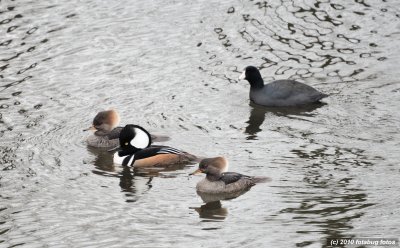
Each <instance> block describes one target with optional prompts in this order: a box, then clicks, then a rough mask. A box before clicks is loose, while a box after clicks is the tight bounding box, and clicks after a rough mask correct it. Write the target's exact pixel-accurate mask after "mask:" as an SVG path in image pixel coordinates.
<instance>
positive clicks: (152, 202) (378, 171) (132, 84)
mask: <svg viewBox="0 0 400 248" xmlns="http://www.w3.org/2000/svg"><path fill="white" fill-rule="evenodd" d="M399 10H400V2H399V1H395V0H382V1H378V0H354V1H350V0H332V1H329V0H322V1H317V0H304V1H285V0H281V1H278V0H277V1H257V0H254V1H250V0H249V1H248V0H241V1H201V0H198V1H173V0H167V1H161V0H156V1H144V0H138V1H128V0H121V1H106V0H96V1H95V0H88V1H77V0H71V1H66V0H49V1H28V0H26V1H25V0H22V1H18V0H16V1H10V0H1V1H0V247H14V246H22V247H217V246H220V247H326V245H325V242H324V240H325V239H326V238H340V237H354V238H356V237H371V238H372V237H378V238H379V237H386V238H389V237H398V234H399V223H400V217H399V215H400V210H399V205H400V193H399V187H400V183H399V180H398V175H399V172H400V168H399V160H400V153H399V148H400V144H399V141H400V135H399V123H400V113H399V105H400V83H399V82H400V81H399V78H400V71H399V64H400V48H399V47H400V44H399V40H400V11H399ZM247 65H255V66H257V67H259V68H262V69H261V73H262V75H263V76H264V79H265V80H266V81H270V80H273V79H285V78H291V79H296V80H299V81H301V82H305V83H307V84H309V85H311V86H314V87H315V88H317V89H319V90H321V91H322V92H325V93H328V94H330V97H329V98H326V100H324V102H325V103H326V104H324V105H322V106H311V107H307V108H302V109H297V110H293V109H269V108H262V107H259V106H255V105H252V104H250V103H249V97H248V91H249V85H248V83H247V82H244V81H238V80H237V78H238V76H239V75H240V72H241V71H242V70H243V68H244V67H245V66H247ZM107 108H115V109H118V111H119V112H120V114H121V116H122V124H127V123H135V124H139V125H143V126H145V127H147V128H148V129H149V130H150V131H152V132H156V133H160V134H164V135H168V136H169V137H170V140H168V141H165V142H163V144H167V145H171V146H174V147H177V148H181V149H183V150H186V151H188V152H191V153H193V154H196V155H199V156H205V157H208V156H209V157H211V156H217V155H223V156H226V157H227V158H228V159H229V161H230V169H231V170H232V171H237V172H241V173H244V174H248V175H263V176H269V177H271V178H272V181H271V182H269V183H266V184H260V185H257V186H255V187H254V188H252V189H251V190H250V191H249V192H247V193H246V194H244V195H242V196H240V197H238V198H235V199H233V200H224V201H220V202H211V203H207V204H206V203H204V202H203V201H202V200H201V198H200V197H199V196H198V195H197V194H196V190H195V185H196V182H197V181H199V180H200V179H201V177H200V176H194V177H191V178H188V177H187V175H188V173H189V172H192V171H193V170H194V166H187V167H178V168H170V169H169V170H164V171H163V170H153V171H136V172H133V171H129V170H127V169H124V168H122V167H120V166H116V165H115V166H114V165H113V163H112V157H111V155H110V154H109V153H107V152H105V151H101V150H98V149H93V148H88V147H87V146H86V144H85V141H84V140H85V137H86V136H87V135H88V133H84V132H82V129H84V128H86V127H88V125H90V124H91V120H92V118H93V117H94V115H95V114H96V113H97V111H100V110H103V109H107Z"/></svg>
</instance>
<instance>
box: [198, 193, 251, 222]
mask: <svg viewBox="0 0 400 248" xmlns="http://www.w3.org/2000/svg"><path fill="white" fill-rule="evenodd" d="M247 191H249V189H246V190H243V191H238V192H234V193H221V194H207V193H203V192H199V191H197V194H198V195H199V196H200V198H201V199H202V200H203V202H204V203H205V204H203V205H201V206H200V207H192V208H191V209H194V210H195V211H196V212H197V213H198V214H199V217H200V218H201V219H208V220H224V219H225V218H226V216H228V209H227V208H224V207H222V204H221V201H222V200H231V199H234V198H236V197H239V196H241V195H243V194H244V193H246V192H247Z"/></svg>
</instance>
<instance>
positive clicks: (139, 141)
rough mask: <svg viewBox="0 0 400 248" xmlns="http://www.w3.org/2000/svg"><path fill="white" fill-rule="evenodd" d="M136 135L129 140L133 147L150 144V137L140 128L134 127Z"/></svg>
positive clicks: (141, 147)
mask: <svg viewBox="0 0 400 248" xmlns="http://www.w3.org/2000/svg"><path fill="white" fill-rule="evenodd" d="M135 132H136V135H135V137H134V138H133V139H132V140H131V142H130V143H131V145H132V146H133V147H136V148H139V149H144V148H146V147H148V146H149V145H150V137H149V134H148V133H146V132H145V131H143V130H142V129H140V128H135Z"/></svg>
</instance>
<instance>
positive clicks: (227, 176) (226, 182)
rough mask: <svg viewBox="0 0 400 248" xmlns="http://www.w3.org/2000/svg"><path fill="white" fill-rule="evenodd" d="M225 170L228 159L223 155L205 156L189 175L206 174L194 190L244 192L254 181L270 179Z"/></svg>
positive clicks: (229, 192)
mask: <svg viewBox="0 0 400 248" xmlns="http://www.w3.org/2000/svg"><path fill="white" fill-rule="evenodd" d="M227 170H228V161H227V160H226V159H225V158H224V157H215V158H206V159H203V160H202V161H201V162H200V164H199V168H198V169H197V170H196V171H194V172H193V173H191V174H189V175H196V174H199V173H205V174H206V177H205V178H204V179H203V180H201V181H200V182H198V183H197V185H196V190H197V192H198V193H199V192H200V193H207V194H223V193H228V194H233V193H236V192H243V193H244V192H246V191H247V190H249V189H250V188H251V187H252V186H254V185H255V184H256V183H263V182H267V181H269V180H270V179H269V178H268V177H251V176H246V175H242V174H239V173H236V172H227ZM237 196H238V195H236V197H237Z"/></svg>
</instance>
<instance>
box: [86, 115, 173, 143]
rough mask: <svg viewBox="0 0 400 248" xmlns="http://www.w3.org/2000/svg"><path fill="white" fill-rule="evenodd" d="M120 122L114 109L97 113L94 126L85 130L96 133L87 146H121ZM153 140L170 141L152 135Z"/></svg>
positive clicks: (88, 139)
mask: <svg viewBox="0 0 400 248" xmlns="http://www.w3.org/2000/svg"><path fill="white" fill-rule="evenodd" d="M119 122H120V117H119V114H118V113H117V111H115V110H113V109H111V110H107V111H101V112H99V113H97V115H96V116H95V117H94V119H93V123H92V126H90V127H89V128H87V129H84V130H83V131H88V130H91V131H94V133H93V134H92V135H90V136H89V137H88V138H87V140H86V142H87V144H88V145H89V146H92V147H105V148H114V147H117V146H118V145H119V139H118V138H119V134H120V132H121V130H122V128H123V127H118V124H119ZM151 138H152V140H154V141H165V140H168V137H166V136H160V135H151Z"/></svg>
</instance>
